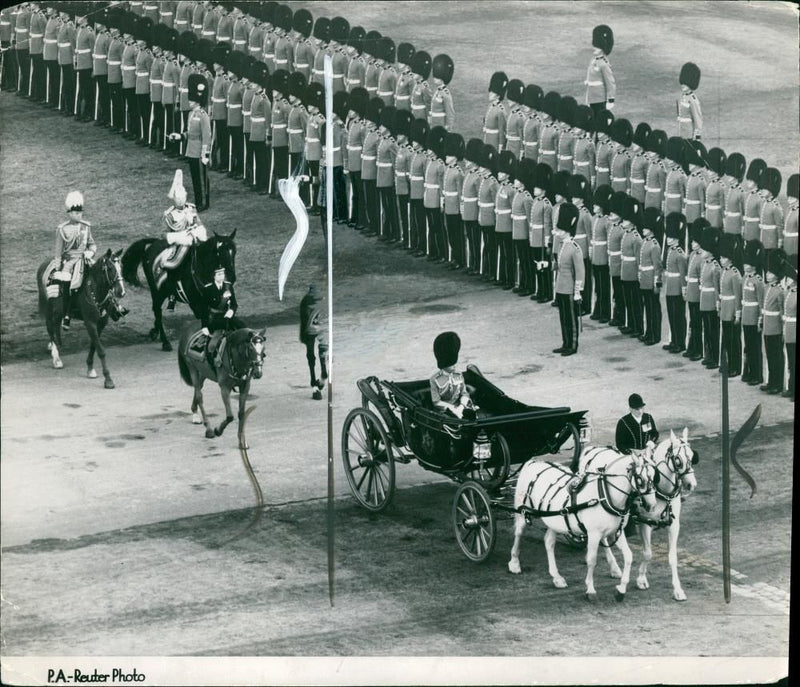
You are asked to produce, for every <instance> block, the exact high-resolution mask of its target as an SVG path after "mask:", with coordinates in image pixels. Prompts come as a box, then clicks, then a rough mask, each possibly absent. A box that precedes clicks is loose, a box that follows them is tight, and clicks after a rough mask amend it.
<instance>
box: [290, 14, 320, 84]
mask: <svg viewBox="0 0 800 687" xmlns="http://www.w3.org/2000/svg"><path fill="white" fill-rule="evenodd" d="M313 25H314V18H313V17H312V16H311V12H309V11H308V10H307V9H299V10H297V11H296V12H295V13H294V15H293V16H292V36H293V38H294V43H295V47H294V56H293V60H292V69H293V70H294V71H295V72H300V73H301V74H302V75H303V76H304V77H305V79H306V82H310V81H311V68H312V67H313V66H314V55H315V54H316V52H317V48H316V46H315V45H314V43H313V42H312V41H311V40H310V38H311V28H312V26H313Z"/></svg>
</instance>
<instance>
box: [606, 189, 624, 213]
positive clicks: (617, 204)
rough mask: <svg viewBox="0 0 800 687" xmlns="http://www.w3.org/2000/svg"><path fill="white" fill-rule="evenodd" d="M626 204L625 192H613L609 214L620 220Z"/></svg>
mask: <svg viewBox="0 0 800 687" xmlns="http://www.w3.org/2000/svg"><path fill="white" fill-rule="evenodd" d="M627 202H628V194H627V193H625V191H614V195H613V196H612V198H611V210H610V211H609V214H614V215H616V216H617V217H619V218H620V219H622V215H623V214H624V213H625V203H627Z"/></svg>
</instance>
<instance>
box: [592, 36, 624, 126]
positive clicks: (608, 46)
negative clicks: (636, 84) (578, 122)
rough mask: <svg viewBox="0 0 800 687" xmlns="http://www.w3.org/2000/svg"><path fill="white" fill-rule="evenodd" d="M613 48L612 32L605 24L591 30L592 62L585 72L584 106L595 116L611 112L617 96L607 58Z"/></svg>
mask: <svg viewBox="0 0 800 687" xmlns="http://www.w3.org/2000/svg"><path fill="white" fill-rule="evenodd" d="M613 47H614V32H613V31H612V30H611V27H609V26H606V25H605V24H600V25H599V26H595V27H594V29H593V30H592V48H593V50H592V60H591V62H589V68H588V70H587V72H586V81H584V84H585V86H586V104H587V105H588V106H589V107H591V108H592V111H593V112H594V113H595V114H596V115H597V114H599V113H600V112H601V111H602V110H604V109H605V110H613V109H614V99H615V98H616V96H617V82H616V81H615V79H614V73H613V72H612V71H611V63H610V62H609V61H608V56H609V55H610V54H611V50H612V49H613Z"/></svg>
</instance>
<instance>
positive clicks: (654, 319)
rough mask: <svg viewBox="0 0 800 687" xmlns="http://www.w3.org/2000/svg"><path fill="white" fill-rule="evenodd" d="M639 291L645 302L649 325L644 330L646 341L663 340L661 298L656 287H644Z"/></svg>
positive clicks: (655, 341) (656, 341)
mask: <svg viewBox="0 0 800 687" xmlns="http://www.w3.org/2000/svg"><path fill="white" fill-rule="evenodd" d="M639 292H640V293H641V296H642V301H643V303H644V312H645V317H646V318H647V326H646V328H645V331H644V336H645V343H658V342H659V341H661V299H660V298H659V294H657V293H656V292H655V289H643V288H641V287H639Z"/></svg>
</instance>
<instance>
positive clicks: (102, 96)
mask: <svg viewBox="0 0 800 687" xmlns="http://www.w3.org/2000/svg"><path fill="white" fill-rule="evenodd" d="M94 83H95V86H96V91H95V102H96V106H95V112H97V116H96V117H95V119H96V120H97V121H98V122H102V123H103V124H110V123H111V117H110V112H109V108H110V106H111V103H110V101H109V97H108V75H106V74H98V75H97V76H95V77H94ZM92 114H94V113H92Z"/></svg>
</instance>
